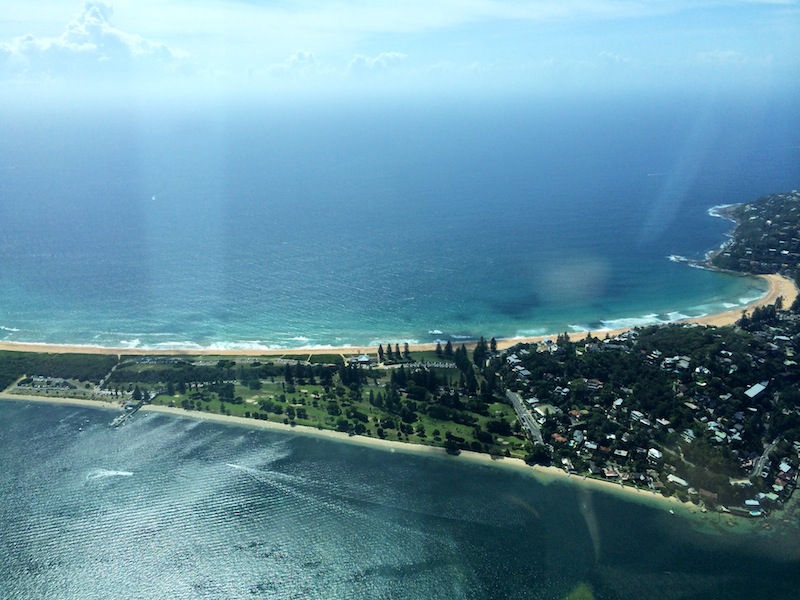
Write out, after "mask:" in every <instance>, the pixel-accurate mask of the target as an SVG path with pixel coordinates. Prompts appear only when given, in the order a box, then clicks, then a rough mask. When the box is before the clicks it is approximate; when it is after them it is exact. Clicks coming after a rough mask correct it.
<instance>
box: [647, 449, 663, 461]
mask: <svg viewBox="0 0 800 600" xmlns="http://www.w3.org/2000/svg"><path fill="white" fill-rule="evenodd" d="M647 458H649V459H652V460H661V459H662V458H664V454H663V453H662V452H661V451H660V450H657V449H655V448H650V449H649V450H648V451H647Z"/></svg>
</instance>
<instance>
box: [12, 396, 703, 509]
mask: <svg viewBox="0 0 800 600" xmlns="http://www.w3.org/2000/svg"><path fill="white" fill-rule="evenodd" d="M3 400H6V401H16V402H35V403H39V404H50V405H61V406H78V407H88V408H94V409H104V410H107V411H109V412H113V413H118V414H121V413H122V409H121V406H120V405H119V403H118V402H103V401H98V400H83V399H79V398H58V397H55V396H54V397H42V396H27V395H21V394H6V393H0V401H3ZM139 413H140V415H141V416H145V415H147V414H148V413H160V414H166V415H170V416H173V417H180V418H184V419H192V420H196V421H207V422H211V423H221V424H225V425H235V426H239V427H247V428H252V429H267V430H272V431H280V432H283V433H288V434H293V435H306V436H313V437H317V438H322V439H328V440H332V441H336V442H339V443H348V444H356V445H359V446H365V447H369V448H372V449H375V450H380V451H383V452H392V453H394V452H402V453H405V454H414V455H418V456H420V455H421V456H432V457H436V458H439V459H442V460H453V461H467V462H470V463H473V464H476V465H483V466H486V467H490V468H503V469H512V470H514V471H518V472H521V473H524V474H526V475H529V476H531V477H533V478H534V479H535V480H536V481H538V482H539V483H542V484H545V485H549V484H551V483H557V482H561V483H566V484H569V485H578V486H581V487H583V488H585V489H590V490H595V491H599V492H603V493H610V494H618V495H621V497H623V498H625V499H628V500H634V501H638V502H643V503H646V504H649V505H652V506H657V507H659V508H661V509H664V510H673V511H676V510H681V511H685V513H686V514H690V513H695V512H697V510H698V509H697V507H696V506H694V505H693V504H691V503H689V502H681V501H679V500H678V499H677V498H672V497H670V498H665V497H664V496H662V495H661V494H659V493H656V492H653V491H652V490H645V489H638V488H633V487H630V486H622V485H620V484H619V483H618V482H613V481H606V480H601V479H593V478H589V477H583V476H581V475H571V474H568V473H566V472H565V471H564V470H563V469H559V468H556V467H552V466H551V467H543V466H538V465H537V466H535V467H531V466H530V465H528V464H527V463H525V461H523V460H521V459H519V458H493V457H491V456H490V455H488V454H482V453H478V452H470V451H462V452H461V453H460V454H459V455H458V456H452V455H450V454H448V453H447V452H446V451H445V450H444V448H438V447H434V446H424V445H421V444H410V443H406V442H398V441H396V440H382V439H379V438H374V437H366V436H359V435H349V434H347V433H342V432H339V431H332V430H329V429H317V428H314V427H307V426H304V425H297V426H291V425H284V424H283V423H275V422H272V421H261V420H256V419H246V418H243V417H233V416H230V417H229V416H225V415H220V414H216V413H201V412H196V411H187V410H184V409H182V408H171V407H167V406H156V405H146V406H143V407H142V408H141V410H140V411H139ZM134 418H141V417H140V416H139V415H137V416H135V417H134ZM111 419H112V417H109V423H110V422H111Z"/></svg>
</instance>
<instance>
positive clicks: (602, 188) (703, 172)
mask: <svg viewBox="0 0 800 600" xmlns="http://www.w3.org/2000/svg"><path fill="white" fill-rule="evenodd" d="M14 110H15V109H13V107H9V111H8V112H9V114H8V115H7V118H6V119H4V120H3V121H0V168H2V179H0V281H1V282H2V285H0V340H4V341H27V342H42V343H60V344H89V345H102V346H114V347H118V346H123V347H149V348H169V347H176V346H180V347H198V348H199V347H240V348H274V347H298V346H324V345H334V346H341V345H355V346H361V345H365V344H377V343H384V344H385V343H387V342H389V341H392V342H396V341H419V342H427V341H432V340H435V339H453V340H459V339H467V338H474V337H477V336H480V335H484V336H486V337H489V336H496V337H513V336H519V335H531V334H539V333H554V332H560V331H573V330H581V329H586V328H588V327H591V328H611V327H615V326H620V325H626V324H637V323H648V322H661V321H670V320H674V319H676V318H680V317H682V316H697V315H701V314H707V313H709V312H715V311H718V310H721V309H725V308H734V307H737V306H740V305H741V304H742V303H744V302H746V301H748V300H750V299H753V298H754V297H757V296H759V295H760V294H761V293H762V292H763V289H764V288H763V285H762V284H761V283H759V282H754V281H753V280H751V279H745V278H737V277H730V276H726V275H721V274H717V273H710V272H704V271H701V270H697V269H691V268H689V267H687V266H686V265H682V264H676V263H673V262H670V261H669V260H668V258H667V257H668V256H670V255H674V254H677V255H684V256H689V257H693V258H699V257H702V256H703V255H704V254H705V253H706V252H707V251H708V250H710V249H712V248H715V247H717V246H719V244H721V243H722V242H723V241H724V240H725V233H726V232H728V231H729V230H730V228H731V223H729V222H725V221H724V220H722V219H715V218H712V217H709V215H708V214H707V211H708V209H709V208H710V207H712V206H714V205H718V204H725V203H732V202H742V201H749V200H752V199H754V198H756V197H758V196H761V195H764V194H768V193H773V192H778V191H782V190H785V189H791V188H793V187H797V183H798V181H800V160H798V159H799V158H800V156H798V152H799V151H798V146H797V139H798V138H800V125H798V116H797V114H796V113H797V111H796V110H795V109H794V107H792V106H789V105H788V102H787V101H785V100H778V99H769V100H766V101H760V102H755V101H751V100H748V99H720V98H680V99H678V98H670V97H664V98H655V97H653V98H646V97H642V98H634V99H619V100H618V101H614V102H611V101H608V102H597V99H595V100H594V101H592V102H586V103H581V102H576V101H573V102H560V103H556V102H554V101H543V100H542V99H536V98H519V99H505V100H500V101H497V102H495V103H492V104H489V103H488V102H479V101H474V102H470V103H467V102H458V101H455V100H453V101H450V102H444V101H441V100H440V101H438V102H432V103H430V104H427V105H423V104H419V105H409V104H408V103H405V104H403V105H401V104H400V103H396V104H392V103H391V102H387V101H386V100H382V101H380V102H377V101H376V103H375V105H367V104H366V102H364V101H362V102H361V103H353V104H345V103H339V104H333V105H322V104H321V103H320V104H319V105H302V106H293V107H292V106H286V105H271V104H269V103H265V104H264V105H263V106H253V105H251V104H245V103H241V104H236V103H235V102H231V103H229V104H226V105H213V106H211V105H209V106H202V105H201V106H200V107H199V108H198V107H197V106H194V107H174V106H163V107H160V106H152V107H147V106H138V107H134V108H128V109H122V108H108V107H85V108H77V109H76V108H75V107H74V106H73V107H70V108H69V110H67V109H59V108H57V107H52V108H51V109H49V110H44V109H35V110H34V109H31V110H22V109H18V113H19V114H12V113H14ZM12 117H13V118H12Z"/></svg>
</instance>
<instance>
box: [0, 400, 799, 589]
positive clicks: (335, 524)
mask: <svg viewBox="0 0 800 600" xmlns="http://www.w3.org/2000/svg"><path fill="white" fill-rule="evenodd" d="M114 414H115V413H114V412H112V411H107V410H99V409H95V408H74V407H68V406H48V405H45V404H40V403H31V404H26V403H23V402H11V401H2V402H0V422H2V423H3V427H1V428H0V447H2V449H3V452H2V453H0V547H2V548H3V552H2V553H0V597H3V598H13V599H15V600H17V599H18V600H27V599H31V600H33V599H39V598H70V599H71V598H76V599H83V600H89V599H95V598H129V599H149V598H174V599H184V598H185V599H190V598H212V599H225V600H228V599H234V598H235V599H239V598H320V599H338V598H375V599H377V598H385V599H391V598H411V599H417V598H419V599H427V598H453V599H456V598H459V599H461V598H469V599H473V598H474V599H494V598H531V599H541V600H545V599H548V600H549V599H558V600H560V599H568V598H569V599H574V598H593V599H595V600H628V599H630V600H640V599H645V598H659V599H663V600H679V599H693V598H697V599H699V598H703V599H714V600H716V599H720V600H724V599H728V598H754V599H760V598H770V599H789V598H797V589H798V586H800V568H798V566H799V565H800V537H798V535H797V523H796V521H794V522H790V523H786V522H782V520H783V519H784V517H787V516H788V515H785V514H781V515H778V516H776V517H774V518H772V517H771V518H770V519H769V522H770V523H771V525H772V530H771V531H766V530H764V529H762V528H761V526H762V525H763V524H764V521H763V520H762V521H759V522H758V523H755V522H750V521H743V520H738V521H737V523H736V524H734V525H732V526H731V525H728V524H727V522H726V521H727V520H728V519H729V518H726V517H724V516H721V515H719V514H716V513H715V514H711V513H709V514H707V515H701V514H699V513H698V514H696V515H694V516H689V517H683V516H678V515H677V514H676V515H671V514H670V513H669V512H668V511H667V510H664V509H663V508H656V507H654V506H651V505H648V504H646V503H643V502H639V501H638V499H636V500H635V501H630V500H623V499H621V498H619V497H617V496H615V495H612V494H611V493H608V492H606V491H599V490H592V489H588V488H584V487H582V486H581V485H570V483H572V482H561V481H554V482H550V483H549V484H547V483H545V482H543V481H540V480H538V479H536V478H534V477H533V476H532V475H531V474H530V473H529V472H527V471H517V470H513V469H507V468H503V467H502V466H501V465H488V466H487V465H482V464H473V463H471V462H469V460H467V459H466V457H464V456H460V457H446V456H445V457H441V458H439V457H428V456H415V455H409V454H404V453H399V452H398V453H390V452H388V451H383V450H376V449H373V448H365V447H361V446H357V445H351V444H348V443H342V442H334V441H330V440H323V439H318V438H315V437H308V436H304V435H300V434H297V433H288V432H287V433H282V432H273V431H263V430H251V429H247V428H242V427H236V426H227V425H221V424H212V423H206V422H199V421H193V420H190V419H184V418H176V417H172V416H164V415H158V414H149V415H147V414H146V413H145V412H144V411H141V412H139V413H138V414H137V415H136V417H135V418H134V419H132V420H131V422H130V423H129V424H127V425H125V427H120V428H111V427H109V426H108V423H109V422H110V420H111V419H112V418H113V416H114ZM501 462H502V461H501ZM642 494H643V495H645V493H644V492H642Z"/></svg>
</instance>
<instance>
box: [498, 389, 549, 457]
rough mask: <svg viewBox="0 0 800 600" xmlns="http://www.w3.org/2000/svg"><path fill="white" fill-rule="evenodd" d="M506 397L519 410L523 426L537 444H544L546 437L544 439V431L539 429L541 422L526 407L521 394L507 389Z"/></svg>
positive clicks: (518, 415) (518, 414) (518, 413)
mask: <svg viewBox="0 0 800 600" xmlns="http://www.w3.org/2000/svg"><path fill="white" fill-rule="evenodd" d="M506 398H508V399H509V400H511V405H512V406H513V407H514V410H515V411H516V412H517V417H518V418H519V422H520V423H522V427H523V428H524V429H525V431H527V432H528V433H529V434H530V435H531V437H532V438H533V441H534V442H536V443H537V444H544V439H542V431H541V429H539V423H537V422H536V419H534V418H533V415H532V414H531V413H530V411H528V409H527V408H526V407H525V405H524V404H523V402H522V398H521V397H520V395H519V394H517V393H516V392H512V391H511V390H506Z"/></svg>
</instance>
